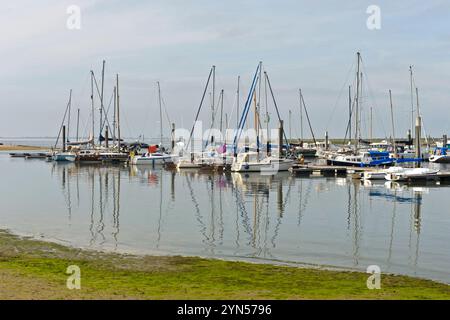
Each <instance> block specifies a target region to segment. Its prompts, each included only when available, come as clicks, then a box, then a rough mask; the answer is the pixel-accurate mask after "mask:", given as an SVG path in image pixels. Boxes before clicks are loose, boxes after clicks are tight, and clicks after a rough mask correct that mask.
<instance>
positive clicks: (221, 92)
mask: <svg viewBox="0 0 450 320" xmlns="http://www.w3.org/2000/svg"><path fill="white" fill-rule="evenodd" d="M222 118H223V89H222V90H221V91H220V132H221V133H222V129H223V126H222Z"/></svg>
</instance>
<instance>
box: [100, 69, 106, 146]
mask: <svg viewBox="0 0 450 320" xmlns="http://www.w3.org/2000/svg"><path fill="white" fill-rule="evenodd" d="M104 82H105V60H103V64H102V87H101V90H102V91H101V92H100V135H99V137H101V135H102V129H103V87H104ZM100 144H101V143H100Z"/></svg>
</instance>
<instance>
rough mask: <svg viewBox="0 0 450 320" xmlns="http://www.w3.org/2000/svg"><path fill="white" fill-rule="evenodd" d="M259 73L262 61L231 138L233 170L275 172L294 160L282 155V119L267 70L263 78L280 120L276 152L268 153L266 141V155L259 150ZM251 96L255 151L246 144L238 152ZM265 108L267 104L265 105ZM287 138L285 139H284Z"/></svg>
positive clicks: (283, 168) (288, 165)
mask: <svg viewBox="0 0 450 320" xmlns="http://www.w3.org/2000/svg"><path fill="white" fill-rule="evenodd" d="M261 73H262V62H259V64H258V67H257V68H256V72H255V75H254V76H253V82H252V85H251V87H250V91H249V94H248V97H247V101H246V103H245V106H244V110H243V111H242V115H241V118H240V121H239V124H238V128H237V130H236V133H235V136H234V140H233V148H234V158H233V163H232V164H231V171H233V172H267V173H270V172H277V171H287V170H288V169H289V168H290V167H291V166H292V165H293V164H294V161H293V160H292V159H287V158H285V157H283V156H282V151H283V136H285V135H284V130H283V121H282V120H281V118H280V115H279V112H278V107H277V104H276V102H275V98H274V95H273V91H272V87H271V85H270V81H269V78H268V75H267V72H264V76H265V80H266V81H267V84H268V85H269V89H270V91H271V94H272V98H273V102H274V105H275V108H276V110H277V114H278V119H279V121H280V127H279V131H278V133H279V136H278V154H277V155H272V154H271V153H270V144H269V142H268V143H267V150H266V152H267V155H266V156H263V155H262V153H261V152H260V140H259V125H260V123H259V110H258V105H260V104H259V103H257V102H256V87H257V86H258V83H259V88H261V80H262V77H261ZM252 98H253V101H254V116H255V131H256V152H255V151H250V150H249V147H248V146H246V147H245V150H244V152H241V153H239V154H238V152H237V149H238V142H239V139H240V136H241V134H242V131H243V129H244V126H245V123H246V120H247V115H248V112H249V110H250V107H251V104H252ZM266 108H267V106H266ZM286 140H287V139H286Z"/></svg>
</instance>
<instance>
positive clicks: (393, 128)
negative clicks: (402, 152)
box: [389, 90, 397, 158]
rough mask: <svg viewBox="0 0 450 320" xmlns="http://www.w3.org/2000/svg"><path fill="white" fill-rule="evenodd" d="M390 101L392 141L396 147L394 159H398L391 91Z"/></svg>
mask: <svg viewBox="0 0 450 320" xmlns="http://www.w3.org/2000/svg"><path fill="white" fill-rule="evenodd" d="M389 101H390V103H391V121H392V141H393V145H394V158H397V146H396V143H395V127H394V108H393V107H392V93H391V90H389Z"/></svg>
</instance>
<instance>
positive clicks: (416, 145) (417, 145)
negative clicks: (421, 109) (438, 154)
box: [414, 116, 422, 158]
mask: <svg viewBox="0 0 450 320" xmlns="http://www.w3.org/2000/svg"><path fill="white" fill-rule="evenodd" d="M421 123H422V119H421V117H420V116H417V118H416V136H415V143H414V148H415V151H416V152H415V153H416V154H415V156H416V158H422V154H421V150H420V133H421V131H422V127H421Z"/></svg>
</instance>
